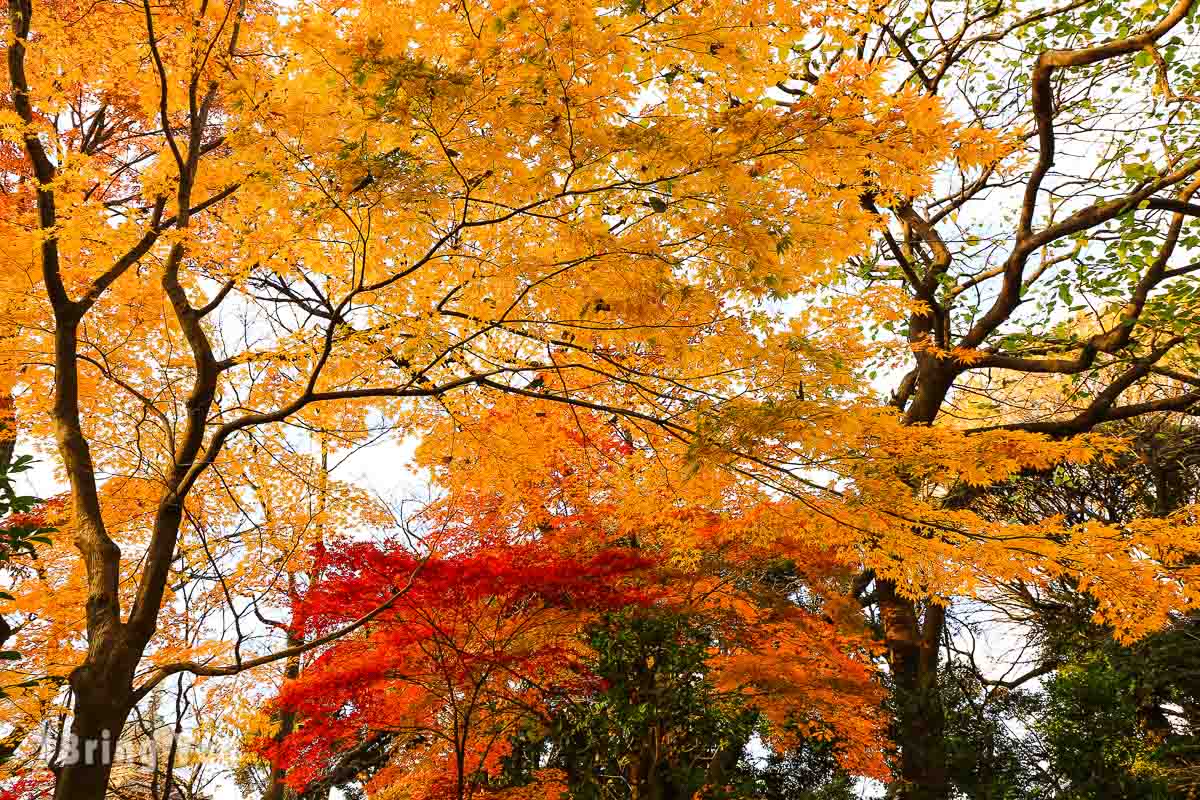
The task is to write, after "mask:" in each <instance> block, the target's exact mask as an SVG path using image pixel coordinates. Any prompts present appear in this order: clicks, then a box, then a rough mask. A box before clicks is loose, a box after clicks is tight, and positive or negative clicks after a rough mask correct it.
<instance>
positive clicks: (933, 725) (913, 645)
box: [878, 581, 950, 800]
mask: <svg viewBox="0 0 1200 800" xmlns="http://www.w3.org/2000/svg"><path fill="white" fill-rule="evenodd" d="M878 593H879V595H878V596H879V609H880V616H881V617H882V620H883V632H884V643H885V644H886V646H887V659H888V666H889V668H890V669H891V673H892V679H893V680H894V681H895V689H894V697H895V701H896V710H895V714H896V719H895V723H894V724H895V740H896V744H897V745H898V746H899V748H900V758H899V767H900V775H899V781H898V785H897V786H896V787H894V788H895V792H894V794H893V795H892V796H893V797H895V798H897V800H947V798H949V797H950V785H949V776H948V774H947V768H946V741H945V728H946V716H945V710H944V709H943V707H942V699H941V694H940V692H939V683H938V679H939V674H938V653H939V646H940V643H941V637H942V630H943V628H944V626H945V609H943V608H942V607H941V606H937V605H930V606H929V608H928V609H927V610H926V612H925V615H924V619H921V618H920V617H919V616H918V613H917V607H916V604H915V603H914V602H913V601H912V600H909V599H908V598H905V597H901V596H899V595H898V594H897V593H896V585H895V584H894V583H892V582H891V581H880V582H879V586H878Z"/></svg>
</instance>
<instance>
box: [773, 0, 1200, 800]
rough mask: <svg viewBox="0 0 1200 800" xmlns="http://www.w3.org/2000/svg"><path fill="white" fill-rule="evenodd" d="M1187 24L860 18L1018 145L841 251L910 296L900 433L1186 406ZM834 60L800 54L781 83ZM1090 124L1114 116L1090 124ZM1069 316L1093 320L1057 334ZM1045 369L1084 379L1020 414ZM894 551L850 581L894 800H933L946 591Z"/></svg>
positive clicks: (1092, 585)
mask: <svg viewBox="0 0 1200 800" xmlns="http://www.w3.org/2000/svg"><path fill="white" fill-rule="evenodd" d="M1194 34H1195V23H1194V4H1193V3H1192V2H1189V0H1181V1H1180V2H1175V3H1143V4H1134V3H1128V4H1126V3H1112V2H1103V1H1102V2H1084V3H1073V4H1064V5H1063V6H1060V7H1046V6H1044V5H1041V4H1022V3H1017V4H1004V3H995V4H990V3H966V4H951V3H943V2H937V0H929V2H921V3H915V4H914V3H885V4H882V6H880V8H879V9H878V16H877V17H875V18H874V20H873V22H872V23H871V24H869V25H865V26H863V28H862V29H861V30H860V32H859V36H858V38H857V44H858V49H857V51H856V52H857V53H874V54H879V55H885V54H886V55H887V56H891V57H894V58H895V59H896V61H897V62H898V64H899V69H900V70H901V75H900V76H898V78H897V80H898V82H899V83H900V85H902V86H905V87H908V88H910V89H912V90H913V91H916V92H918V93H920V94H922V95H923V96H927V97H941V98H943V99H944V100H945V101H946V102H947V104H949V105H950V106H952V107H954V108H959V109H961V110H962V113H963V114H964V115H965V117H966V118H968V119H970V120H971V121H972V122H974V123H975V124H976V125H978V126H980V127H981V128H983V129H984V130H989V131H992V132H997V133H1005V134H1008V135H1010V136H1012V137H1013V138H1012V139H1011V141H1012V142H1013V145H1014V148H1013V153H1012V155H1011V156H1010V157H1008V158H1005V159H1001V160H998V161H996V162H994V163H992V164H989V165H988V166H986V167H985V168H984V169H982V170H974V171H972V170H957V171H947V172H946V173H945V174H944V180H943V181H941V182H939V184H938V185H937V188H936V190H935V191H933V192H930V193H928V194H926V195H924V196H923V197H919V198H913V199H911V200H900V201H896V200H893V199H889V200H887V201H886V202H882V203H881V202H878V201H877V199H876V198H875V197H874V196H872V195H871V194H870V193H866V194H864V195H862V197H861V201H862V203H863V204H864V206H865V207H867V208H869V209H872V210H873V211H877V212H878V214H879V219H880V221H881V223H883V227H882V229H881V230H880V231H879V237H878V246H877V249H876V251H875V252H874V253H873V254H872V255H871V256H869V257H867V258H862V259H857V260H855V261H854V264H855V266H856V267H857V269H858V276H859V278H860V280H861V281H862V282H864V283H866V284H868V285H870V284H874V283H877V282H882V283H884V284H887V285H895V286H901V287H903V290H904V292H905V293H906V294H907V295H908V296H909V297H910V298H912V300H914V301H918V302H919V303H920V307H919V308H918V309H916V310H915V311H914V312H913V313H912V314H910V315H909V317H908V318H907V320H905V321H904V322H903V323H902V324H900V325H894V326H890V328H891V330H893V331H895V332H896V333H897V334H899V335H901V336H903V337H904V338H905V339H906V341H907V343H908V346H909V347H910V348H911V351H912V353H911V356H910V357H909V359H908V360H909V362H910V364H911V367H910V368H908V369H907V371H906V372H905V374H904V377H903V378H902V379H901V380H899V381H898V382H896V384H895V388H894V393H893V403H894V405H895V407H896V408H897V409H898V410H899V412H900V413H901V414H902V415H903V419H904V422H905V423H906V424H908V425H912V426H926V425H934V426H943V427H958V428H965V429H967V430H968V432H970V433H972V434H974V435H979V434H980V433H982V432H983V431H987V430H994V429H996V428H997V427H998V428H1001V429H1005V430H1014V431H1029V432H1037V433H1041V434H1045V435H1047V436H1049V437H1053V438H1055V439H1060V440H1065V439H1067V438H1068V437H1072V436H1077V435H1080V434H1083V433H1085V432H1087V431H1090V430H1092V429H1093V428H1095V427H1096V426H1098V425H1100V424H1103V423H1106V422H1112V421H1119V420H1126V419H1131V418H1135V417H1138V416H1140V415H1143V414H1147V413H1151V412H1166V411H1178V412H1185V413H1191V412H1194V409H1195V408H1196V403H1197V401H1200V393H1198V391H1197V386H1200V381H1198V380H1197V377H1196V362H1195V353H1194V350H1192V349H1189V345H1188V342H1189V341H1191V340H1192V339H1193V337H1194V331H1195V324H1196V316H1195V301H1194V293H1193V291H1192V287H1193V286H1194V277H1193V275H1194V272H1195V271H1196V269H1197V266H1196V265H1195V264H1193V263H1192V262H1191V258H1190V253H1189V251H1190V248H1191V247H1192V243H1193V242H1194V241H1195V227H1194V225H1195V223H1194V220H1193V217H1194V216H1195V214H1196V212H1197V210H1198V209H1197V206H1196V205H1195V204H1194V203H1192V198H1193V195H1194V193H1195V191H1196V189H1197V187H1198V186H1200V183H1198V182H1197V176H1198V173H1197V169H1198V162H1197V161H1196V154H1195V143H1194V140H1193V138H1192V135H1191V132H1190V129H1189V125H1188V123H1186V122H1185V120H1186V119H1187V118H1189V117H1190V115H1191V114H1192V113H1194V112H1193V111H1192V110H1191V107H1190V106H1189V103H1191V102H1192V100H1193V99H1194V98H1193V97H1192V95H1190V94H1189V92H1190V87H1191V81H1192V80H1193V78H1192V75H1191V68H1190V66H1189V64H1188V63H1187V61H1186V59H1183V58H1181V57H1180V54H1181V52H1182V50H1181V48H1183V47H1185V46H1187V44H1188V43H1189V42H1190V41H1191V40H1192V37H1193V36H1194ZM848 52H849V51H848ZM848 52H847V53H840V52H839V53H834V54H833V55H832V57H831V56H829V55H826V53H824V52H822V51H821V50H820V49H817V50H814V51H813V54H812V58H811V59H810V62H809V66H807V67H804V66H801V67H800V68H798V69H797V70H796V72H795V73H794V76H795V78H796V81H797V82H796V84H794V85H795V86H800V85H802V84H803V82H804V81H806V80H811V79H812V78H813V77H814V76H815V75H818V74H820V71H821V69H823V68H824V67H825V65H826V64H827V63H829V62H830V60H831V58H832V61H833V63H837V62H838V60H840V59H842V58H845V57H848ZM798 91H799V90H797V92H798ZM1102 118H1107V119H1114V120H1120V122H1119V123H1115V124H1113V125H1112V126H1111V127H1105V129H1104V131H1103V133H1100V132H1098V131H1097V126H1098V125H1099V122H1098V120H1100V119H1102ZM1150 131H1153V139H1152V140H1151V139H1150V138H1148V134H1149V132H1150ZM1097 136H1098V139H1097V138H1096V137H1097ZM1085 142H1088V143H1095V146H1094V147H1093V146H1092V144H1084V143H1085ZM1079 153H1089V154H1090V155H1087V156H1080V157H1076V154H1079ZM1071 315H1077V316H1082V317H1084V318H1085V319H1086V321H1087V323H1088V324H1085V325H1080V324H1075V325H1073V326H1064V325H1062V322H1063V320H1064V319H1065V318H1066V317H1068V316H1071ZM1077 322H1078V321H1077ZM1047 376H1061V378H1062V379H1063V381H1064V382H1069V381H1076V383H1075V384H1074V387H1073V391H1071V392H1069V393H1068V394H1067V395H1066V396H1065V400H1064V402H1062V403H1061V404H1060V405H1058V406H1057V407H1054V406H1050V407H1046V406H1043V407H1042V409H1041V414H1039V415H1037V416H1032V415H1030V416H1027V417H1026V418H1024V419H1014V417H1015V416H1018V414H1017V412H1019V410H1020V407H1021V405H1022V404H1021V402H1020V398H1019V395H1018V392H1019V391H1020V389H1019V388H1016V387H1027V386H1030V385H1035V384H1034V381H1035V380H1036V379H1038V378H1041V377H1047ZM999 383H1008V384H1009V385H1010V387H1012V390H1011V391H1010V392H1009V393H1008V394H1007V400H1008V402H1007V404H1006V405H1005V406H1003V407H1000V408H994V409H993V412H994V413H993V414H992V415H991V416H992V419H990V420H982V421H977V420H978V418H976V419H975V420H967V421H965V422H960V421H959V413H958V410H959V409H961V408H962V407H963V406H964V405H966V404H967V403H968V402H969V400H970V398H971V396H972V394H973V393H977V392H979V391H980V390H981V389H983V390H986V389H988V388H989V387H995V386H996V385H997V384H999ZM1068 386H1070V384H1069V383H1068ZM911 483H912V485H913V488H914V490H916V491H918V492H920V491H930V490H931V488H930V487H931V484H933V483H936V484H940V487H941V488H940V489H938V490H934V491H938V492H939V493H942V496H944V497H945V498H946V501H945V506H946V507H947V508H955V507H960V506H962V505H963V504H964V503H965V501H966V496H969V494H970V492H965V493H964V492H955V491H953V490H949V491H947V490H946V487H947V486H950V487H953V481H946V480H944V479H938V480H934V481H930V480H916V479H914V480H912V481H911ZM924 530H925V531H926V532H927V533H926V535H929V536H931V537H934V538H936V537H937V536H938V535H939V533H938V532H937V531H936V529H930V528H928V527H926V528H925V529H924ZM1076 541H1077V539H1076ZM889 549H891V548H889V547H887V546H885V547H883V548H880V550H881V552H880V553H879V558H878V563H879V564H880V565H881V566H882V569H880V568H879V567H876V565H875V564H873V563H871V562H872V561H875V560H876V559H873V558H868V559H866V563H865V566H866V567H867V568H868V569H867V570H866V571H865V572H864V575H863V583H864V591H865V590H866V587H868V586H869V585H870V582H871V580H872V579H874V587H873V589H871V590H870V591H869V592H867V593H866V594H865V595H864V596H869V597H870V598H871V599H872V600H873V601H874V602H876V603H878V606H879V609H880V612H881V615H882V619H883V624H884V639H885V642H886V644H887V647H888V652H889V660H890V663H891V667H892V673H893V674H894V675H895V676H896V680H897V686H898V688H899V689H901V690H902V691H903V692H904V693H905V694H906V695H907V696H908V697H909V698H910V703H911V705H909V706H906V707H903V708H901V709H900V720H899V726H898V729H897V738H898V743H899V744H900V747H901V764H900V772H901V779H902V780H903V781H904V782H905V783H906V788H904V789H902V790H901V792H900V796H902V797H905V798H922V799H924V798H945V797H947V796H948V793H949V791H950V789H949V773H948V772H947V768H946V759H947V753H946V743H945V736H944V735H943V726H944V710H943V708H942V707H941V701H940V697H941V692H940V690H939V688H938V687H939V683H940V681H941V677H940V663H939V658H938V649H939V647H940V643H941V640H942V633H943V630H944V626H945V614H944V613H943V611H942V610H941V607H940V605H939V604H937V603H934V604H932V605H924V600H925V598H928V597H930V596H933V597H935V598H936V597H937V596H938V595H939V592H938V590H936V589H931V587H922V586H920V585H917V586H915V587H914V586H913V585H912V583H911V582H910V581H909V580H908V579H907V576H906V574H905V572H906V570H905V569H903V568H902V569H894V568H892V567H891V566H890V564H889V562H891V561H892V555H891V553H889V552H888V550H889ZM1151 550H1152V551H1153V550H1154V548H1151ZM1159 552H1161V551H1159ZM893 563H894V562H893ZM1181 566H1182V565H1181V563H1180V562H1178V561H1177V562H1175V567H1174V568H1168V569H1167V570H1165V573H1164V575H1162V576H1161V580H1160V581H1150V583H1148V584H1139V585H1140V586H1142V588H1143V593H1149V594H1150V595H1153V596H1155V597H1157V596H1159V595H1158V593H1157V589H1151V588H1150V587H1151V586H1161V585H1163V583H1169V581H1170V580H1171V579H1172V576H1173V575H1176V574H1178V571H1179V568H1180V567H1181ZM991 570H992V568H991V567H988V568H985V569H984V570H981V571H980V573H978V574H982V575H986V574H987V573H988V572H990V571H991ZM1000 571H1003V568H1000V569H998V570H996V572H1000ZM1092 578H1093V580H1091V581H1088V582H1086V583H1088V585H1089V589H1090V590H1091V591H1094V592H1097V593H1103V592H1104V591H1105V590H1104V589H1103V588H1101V587H1100V586H1098V585H1097V584H1099V583H1101V582H1102V581H1103V580H1105V579H1104V578H1100V577H1099V576H1094V575H1093V576H1092ZM952 594H954V592H953V591H950V592H944V593H942V594H941V597H942V598H943V600H944V599H945V598H946V597H948V596H949V595H952ZM1121 602H1122V601H1117V605H1120V603H1121ZM1151 602H1154V601H1153V600H1151ZM1102 607H1104V608H1106V609H1111V608H1112V606H1108V605H1107V601H1106V603H1105V604H1102ZM923 608H924V610H923V611H922V609H923ZM1162 619H1163V617H1161V616H1159V620H1160V621H1161V620H1162ZM1110 621H1111V620H1110ZM1115 627H1117V628H1118V631H1119V629H1120V625H1119V624H1118V625H1116V626H1115ZM1130 635H1134V636H1136V635H1139V634H1137V633H1132V634H1130Z"/></svg>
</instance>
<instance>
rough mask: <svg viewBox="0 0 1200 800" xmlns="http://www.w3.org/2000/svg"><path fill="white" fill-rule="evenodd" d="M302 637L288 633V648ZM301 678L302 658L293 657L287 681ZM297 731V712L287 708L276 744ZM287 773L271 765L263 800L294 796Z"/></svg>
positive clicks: (280, 721)
mask: <svg viewBox="0 0 1200 800" xmlns="http://www.w3.org/2000/svg"><path fill="white" fill-rule="evenodd" d="M302 643H303V642H302V641H301V639H300V637H299V636H297V635H296V634H295V633H294V632H292V631H291V630H289V631H288V636H287V646H288V647H295V646H297V645H299V644H302ZM299 677H300V656H293V657H292V658H289V659H288V660H287V668H286V669H285V670H284V678H285V679H286V680H289V681H291V680H295V679H296V678H299ZM295 730H296V712H295V711H293V710H291V709H288V708H285V709H283V711H281V712H280V714H279V730H277V731H276V732H275V737H274V738H275V742H276V744H278V743H279V742H282V741H283V740H284V739H286V738H287V737H288V736H289V735H291V733H292V732H293V731H295ZM286 775H287V773H286V772H284V770H283V769H281V768H279V767H277V766H275V765H274V764H272V765H271V778H270V782H269V783H268V784H267V790H266V791H265V792H263V800H287V798H289V797H290V796H291V795H292V792H290V791H288V788H287V786H286V785H285V784H284V782H283V779H284V777H286Z"/></svg>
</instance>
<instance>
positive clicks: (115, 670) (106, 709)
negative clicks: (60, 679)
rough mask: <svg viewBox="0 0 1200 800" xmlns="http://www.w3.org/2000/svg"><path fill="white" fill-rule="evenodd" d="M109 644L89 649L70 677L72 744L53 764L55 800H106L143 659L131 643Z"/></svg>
mask: <svg viewBox="0 0 1200 800" xmlns="http://www.w3.org/2000/svg"><path fill="white" fill-rule="evenodd" d="M107 644H108V645H109V646H103V645H101V646H99V647H93V648H91V653H90V654H89V657H88V660H87V661H86V662H85V663H84V665H83V666H81V667H79V668H77V669H76V670H75V671H74V672H73V673H71V678H70V683H71V691H72V693H73V694H74V698H75V708H74V715H73V717H72V721H71V730H70V738H69V739H68V741H66V742H64V743H63V747H62V749H61V750H60V752H59V755H58V759H57V763H58V764H59V766H58V767H57V768H56V769H55V773H56V778H57V779H56V781H55V784H54V800H104V797H105V792H106V790H107V788H108V780H109V775H110V774H111V773H112V767H113V756H114V754H115V752H116V748H117V742H118V740H119V739H120V737H121V730H122V729H123V728H124V726H125V720H126V718H127V717H128V716H129V712H130V711H131V710H132V708H133V696H132V692H131V691H130V687H131V686H132V684H133V672H134V669H135V667H136V665H137V663H138V661H139V660H140V658H141V648H137V647H134V646H133V645H132V643H130V642H108V643H107Z"/></svg>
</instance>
